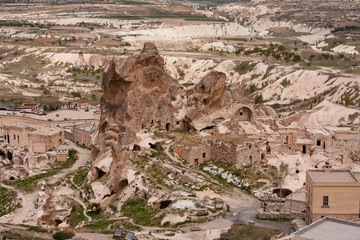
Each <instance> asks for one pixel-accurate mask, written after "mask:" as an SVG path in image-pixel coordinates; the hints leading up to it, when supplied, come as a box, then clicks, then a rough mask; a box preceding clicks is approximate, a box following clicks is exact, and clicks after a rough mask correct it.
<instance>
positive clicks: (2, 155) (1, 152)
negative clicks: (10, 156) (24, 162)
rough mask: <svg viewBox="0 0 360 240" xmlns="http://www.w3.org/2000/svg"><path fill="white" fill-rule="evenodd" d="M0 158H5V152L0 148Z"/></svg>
mask: <svg viewBox="0 0 360 240" xmlns="http://www.w3.org/2000/svg"><path fill="white" fill-rule="evenodd" d="M0 158H2V159H5V158H6V154H5V153H4V152H3V151H1V150H0Z"/></svg>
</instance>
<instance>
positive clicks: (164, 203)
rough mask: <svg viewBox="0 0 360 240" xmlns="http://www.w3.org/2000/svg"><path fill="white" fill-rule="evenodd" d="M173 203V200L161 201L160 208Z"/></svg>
mask: <svg viewBox="0 0 360 240" xmlns="http://www.w3.org/2000/svg"><path fill="white" fill-rule="evenodd" d="M171 203H172V201H171V200H165V201H161V202H160V209H165V208H167V207H168V206H169V205H170V204H171Z"/></svg>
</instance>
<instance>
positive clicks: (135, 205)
mask: <svg viewBox="0 0 360 240" xmlns="http://www.w3.org/2000/svg"><path fill="white" fill-rule="evenodd" d="M121 212H122V213H123V214H124V216H126V217H129V218H132V219H133V220H134V223H135V224H138V225H142V226H154V227H155V226H161V220H162V219H163V215H161V216H155V215H157V213H158V210H157V209H153V208H149V207H148V206H147V205H146V200H145V199H143V198H132V199H129V200H127V201H126V202H125V203H124V205H123V206H122V208H121Z"/></svg>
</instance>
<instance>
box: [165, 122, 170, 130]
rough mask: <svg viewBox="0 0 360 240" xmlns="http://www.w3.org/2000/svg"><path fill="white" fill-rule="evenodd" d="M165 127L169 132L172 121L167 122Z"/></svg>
mask: <svg viewBox="0 0 360 240" xmlns="http://www.w3.org/2000/svg"><path fill="white" fill-rule="evenodd" d="M165 127H166V131H167V132H168V131H170V123H167V124H166V125H165Z"/></svg>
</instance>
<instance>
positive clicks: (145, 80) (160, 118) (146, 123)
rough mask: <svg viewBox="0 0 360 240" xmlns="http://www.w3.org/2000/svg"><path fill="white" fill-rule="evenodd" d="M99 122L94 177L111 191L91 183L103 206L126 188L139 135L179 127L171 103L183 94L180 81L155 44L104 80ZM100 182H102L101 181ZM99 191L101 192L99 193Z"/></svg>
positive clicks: (117, 64)
mask: <svg viewBox="0 0 360 240" xmlns="http://www.w3.org/2000/svg"><path fill="white" fill-rule="evenodd" d="M102 90H103V97H102V99H101V119H100V125H99V130H98V132H97V133H96V135H95V138H94V141H93V146H92V149H93V150H92V158H93V162H92V168H91V179H92V180H97V181H101V182H102V183H101V184H103V185H104V186H106V188H107V189H108V192H107V194H105V195H104V193H103V192H99V191H100V190H101V188H99V187H98V186H99V184H92V186H93V188H92V190H93V192H94V199H92V202H93V203H94V204H95V205H98V206H104V202H108V200H109V199H108V198H109V197H111V195H112V194H113V193H116V192H118V191H119V190H121V189H122V188H123V187H125V186H126V185H127V184H128V180H127V178H126V175H127V171H128V170H129V169H131V162H130V161H129V159H130V158H131V157H132V151H130V149H132V148H133V146H132V145H133V143H134V142H135V141H136V132H138V131H139V130H141V129H144V128H162V129H165V128H168V127H169V126H171V125H175V122H176V119H175V117H174V113H175V112H176V111H177V110H176V109H175V108H174V106H173V105H174V104H172V102H173V101H175V100H176V99H178V98H179V96H178V95H179V94H180V93H181V91H182V88H181V86H180V85H179V83H178V82H177V81H176V80H174V79H173V78H172V77H170V76H169V75H168V74H167V73H165V71H164V60H163V58H162V57H161V56H160V55H159V52H158V50H157V49H156V47H155V45H154V44H153V43H145V45H144V48H143V50H142V51H141V53H140V54H139V55H137V56H132V57H129V58H127V59H114V60H113V61H111V62H110V65H109V66H108V68H107V69H106V70H105V72H104V75H103V82H102ZM98 179H99V180H98ZM99 189H100V190H99Z"/></svg>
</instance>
